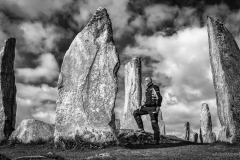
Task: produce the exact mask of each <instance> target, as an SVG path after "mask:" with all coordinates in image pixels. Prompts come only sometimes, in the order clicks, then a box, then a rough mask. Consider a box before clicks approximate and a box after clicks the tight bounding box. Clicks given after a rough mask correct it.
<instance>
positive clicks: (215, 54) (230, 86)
mask: <svg viewBox="0 0 240 160" xmlns="http://www.w3.org/2000/svg"><path fill="white" fill-rule="evenodd" d="M208 37H209V54H210V63H211V68H212V73H213V82H214V88H215V93H216V100H217V111H218V117H219V120H220V123H221V126H222V131H221V132H220V134H219V140H220V141H224V142H230V143H240V105H239V104H240V51H239V48H238V46H237V43H236V41H235V40H234V38H233V36H232V34H231V33H230V32H229V31H228V30H227V28H225V27H224V26H223V24H222V23H221V22H220V21H219V20H217V19H214V18H211V17H208Z"/></svg>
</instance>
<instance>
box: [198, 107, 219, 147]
mask: <svg viewBox="0 0 240 160" xmlns="http://www.w3.org/2000/svg"><path fill="white" fill-rule="evenodd" d="M200 118H201V119H200V125H201V130H202V137H203V142H204V143H213V142H215V141H216V135H215V133H213V132H212V120H211V113H210V111H209V107H208V104H206V103H203V104H202V110H201V114H200Z"/></svg>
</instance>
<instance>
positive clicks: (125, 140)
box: [117, 129, 193, 145]
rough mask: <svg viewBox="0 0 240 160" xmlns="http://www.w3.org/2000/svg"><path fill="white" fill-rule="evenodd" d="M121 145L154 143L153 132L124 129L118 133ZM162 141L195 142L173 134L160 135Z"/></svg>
mask: <svg viewBox="0 0 240 160" xmlns="http://www.w3.org/2000/svg"><path fill="white" fill-rule="evenodd" d="M117 137H118V141H119V143H120V144H121V145H143V144H152V143H154V141H153V140H154V139H153V133H149V132H145V133H140V132H136V131H135V130H130V129H129V130H127V129H122V130H119V131H118V134H117ZM160 143H193V142H190V141H186V140H184V139H181V138H178V137H176V136H173V135H160Z"/></svg>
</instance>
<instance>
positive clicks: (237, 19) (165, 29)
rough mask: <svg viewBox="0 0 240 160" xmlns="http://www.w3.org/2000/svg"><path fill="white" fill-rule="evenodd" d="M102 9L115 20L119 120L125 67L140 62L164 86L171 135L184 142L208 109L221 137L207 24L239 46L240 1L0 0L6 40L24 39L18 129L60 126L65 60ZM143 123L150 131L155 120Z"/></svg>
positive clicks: (18, 63)
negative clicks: (217, 23) (32, 122)
mask: <svg viewBox="0 0 240 160" xmlns="http://www.w3.org/2000/svg"><path fill="white" fill-rule="evenodd" d="M100 6H101V7H105V8H106V9H107V11H108V13H109V16H110V18H111V21H112V25H113V32H114V40H115V45H116V47H117V51H118V53H119V57H120V61H121V67H120V70H119V72H118V77H119V92H118V96H117V103H116V113H117V116H121V111H122V108H123V105H124V81H123V80H124V79H123V78H124V74H123V73H124V72H123V68H124V65H125V64H126V63H127V62H129V60H130V59H131V58H132V57H135V56H140V57H141V58H142V66H143V68H142V72H143V79H144V78H145V77H146V76H152V77H153V80H154V83H155V84H157V85H159V86H160V87H161V93H162V95H163V98H164V99H163V104H162V107H161V109H162V112H163V118H164V121H165V123H166V132H167V134H175V135H178V136H182V134H183V132H184V130H183V129H184V128H183V125H184V122H186V121H189V122H190V126H191V130H192V132H197V131H198V129H199V127H200V123H199V121H200V110H201V104H202V103H208V104H209V107H210V112H211V114H212V123H213V129H214V131H215V132H217V134H218V131H219V128H220V124H219V120H218V117H217V108H216V99H215V93H214V88H213V81H212V74H211V67H210V63H209V48H208V47H209V46H208V35H207V28H206V18H207V16H208V15H210V16H213V17H216V18H219V19H220V20H221V21H222V22H223V23H224V24H225V26H226V27H227V28H228V29H229V30H230V32H231V33H232V34H233V36H234V37H235V39H236V41H237V43H238V44H240V37H239V36H240V34H239V32H240V27H239V24H240V10H238V8H240V2H238V1H237V0H236V1H235V2H234V1H232V2H231V3H230V2H229V1H227V0H198V1H195V0H181V1H179V2H176V1H175V0H148V1H145V0H64V1H63V0H0V42H1V43H3V41H4V40H5V39H6V38H8V37H15V38H16V39H17V46H16V58H15V71H16V72H15V73H16V86H17V104H18V108H17V125H18V124H19V122H21V121H22V120H23V119H25V118H34V119H39V120H42V121H45V122H48V123H54V120H55V109H56V104H55V101H56V97H57V88H56V84H57V79H58V75H59V71H60V67H61V64H62V60H63V57H64V55H65V52H66V51H67V49H68V47H69V45H70V44H71V42H72V40H73V39H74V37H75V36H76V34H77V33H78V32H80V31H81V30H82V29H83V27H84V26H85V25H86V24H87V22H88V21H89V20H90V18H91V16H92V15H93V14H94V12H95V11H96V9H97V8H98V7H100ZM143 89H144V87H143ZM144 124H145V127H146V130H148V131H151V126H150V121H149V118H148V117H145V121H144Z"/></svg>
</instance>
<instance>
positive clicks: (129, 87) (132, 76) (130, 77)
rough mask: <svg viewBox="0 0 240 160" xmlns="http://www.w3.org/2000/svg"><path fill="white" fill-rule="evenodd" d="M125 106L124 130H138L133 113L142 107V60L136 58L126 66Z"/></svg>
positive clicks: (122, 123) (122, 121)
mask: <svg viewBox="0 0 240 160" xmlns="http://www.w3.org/2000/svg"><path fill="white" fill-rule="evenodd" d="M124 73H125V104H124V109H123V119H122V120H121V128H122V129H137V128H138V127H137V123H136V121H135V119H134V117H133V112H134V111H135V110H136V109H138V108H139V106H140V105H141V98H142V87H141V58H139V57H135V58H133V59H132V60H131V61H130V62H128V63H127V64H126V65H125V70H124Z"/></svg>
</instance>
